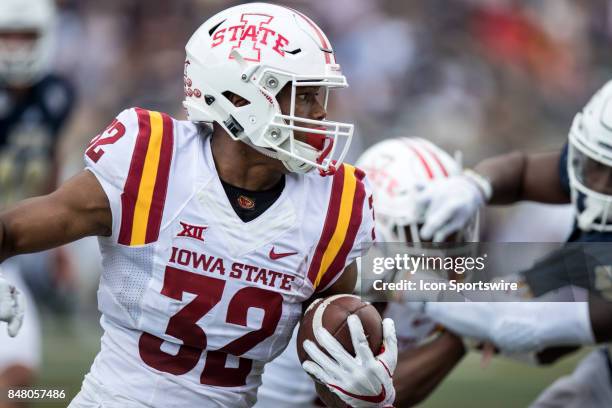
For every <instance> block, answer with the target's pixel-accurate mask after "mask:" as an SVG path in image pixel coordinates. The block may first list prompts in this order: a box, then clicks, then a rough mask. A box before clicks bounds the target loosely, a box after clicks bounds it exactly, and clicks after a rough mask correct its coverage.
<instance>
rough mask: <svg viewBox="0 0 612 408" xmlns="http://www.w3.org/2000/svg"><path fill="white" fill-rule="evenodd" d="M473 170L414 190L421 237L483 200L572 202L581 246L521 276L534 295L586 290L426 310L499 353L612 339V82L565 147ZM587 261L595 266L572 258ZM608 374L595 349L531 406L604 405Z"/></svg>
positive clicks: (604, 356)
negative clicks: (554, 297) (558, 297)
mask: <svg viewBox="0 0 612 408" xmlns="http://www.w3.org/2000/svg"><path fill="white" fill-rule="evenodd" d="M475 170H476V173H470V174H469V175H467V176H466V175H460V176H457V177H453V178H449V179H447V180H442V181H440V182H439V183H435V184H432V185H430V186H429V187H428V188H427V189H425V190H423V191H422V192H421V193H420V197H419V203H420V207H421V209H422V210H423V211H424V212H425V213H426V222H425V225H424V226H423V227H422V228H421V231H420V233H421V236H422V237H424V238H431V237H433V238H434V239H435V240H438V241H439V240H443V239H444V238H445V237H446V236H448V235H449V234H451V233H453V232H454V231H456V230H457V229H459V228H461V227H462V226H463V225H464V224H465V222H466V221H467V220H468V219H470V217H472V216H473V215H474V214H475V212H476V211H478V209H479V208H480V207H482V206H483V205H485V204H486V203H487V202H488V203H490V204H510V203H514V202H517V201H520V200H531V201H540V202H546V203H567V202H570V200H571V202H572V203H573V205H574V209H575V211H576V221H575V226H574V229H573V232H572V234H571V236H570V238H569V240H568V242H569V243H574V245H578V244H579V245H580V246H579V247H578V248H580V251H579V252H576V253H573V252H571V248H576V246H573V247H568V249H567V250H566V252H563V251H561V252H557V253H554V254H552V255H550V256H549V257H548V259H546V260H545V261H544V262H539V263H538V264H536V265H535V266H534V267H533V268H532V269H530V270H527V271H525V272H524V273H523V274H522V277H521V279H522V280H523V281H524V282H525V283H526V284H527V285H528V286H529V288H530V289H531V291H532V292H533V294H534V296H546V295H547V294H548V293H551V292H552V291H558V290H561V289H564V288H574V289H572V291H573V292H574V293H576V292H577V293H579V294H580V293H581V294H582V295H581V297H582V299H579V300H582V301H580V302H575V303H564V302H556V303H554V302H553V303H548V302H543V303H539V302H524V303H510V304H508V303H491V304H484V303H476V302H474V303H470V304H465V305H462V306H463V307H462V308H461V309H460V310H456V309H453V308H452V307H448V305H445V304H435V303H429V304H427V305H426V312H427V314H428V316H430V317H432V318H434V319H436V320H438V321H440V322H441V323H442V324H444V325H445V326H447V327H450V328H452V329H453V330H455V331H457V332H458V333H461V334H463V335H466V336H470V337H474V338H479V339H482V340H486V341H490V342H491V343H493V344H495V345H496V346H497V347H498V348H499V349H500V350H502V351H505V352H532V351H540V350H543V349H546V348H548V347H554V346H580V345H588V344H594V343H610V342H612V302H611V300H612V274H611V273H610V270H611V268H612V255H611V252H610V244H609V243H610V242H612V81H611V82H608V83H607V84H606V85H604V86H603V88H602V89H601V90H599V91H598V92H597V93H596V94H595V95H594V96H593V98H592V99H591V100H590V101H589V102H588V103H587V105H586V106H585V107H584V109H583V111H582V112H579V113H578V114H577V115H576V117H575V118H574V121H573V124H572V127H571V129H570V132H569V142H568V143H567V144H566V145H565V147H564V148H563V149H561V150H559V151H556V152H552V153H545V154H524V153H518V152H515V153H510V154H507V155H503V156H500V157H495V158H491V159H487V160H485V161H483V162H481V163H480V164H478V165H477V166H476V167H475ZM587 257H590V258H591V259H593V260H596V262H584V261H583V262H582V263H580V262H578V263H577V264H576V260H581V259H586V258H587ZM572 265H573V266H572ZM568 268H570V269H571V270H568ZM576 287H578V288H580V289H578V290H576V289H575V288H576ZM579 296H580V295H579ZM611 380H612V364H611V362H610V353H609V351H608V350H607V349H601V350H597V351H594V352H593V353H592V354H590V355H589V356H588V357H587V358H585V360H584V361H583V362H582V363H581V364H580V366H579V368H578V369H577V370H576V372H575V373H574V374H573V375H572V376H571V377H568V378H565V379H563V380H560V381H559V382H558V383H556V384H555V385H553V386H552V387H551V389H549V390H547V391H546V392H545V393H544V394H543V395H542V397H541V398H540V399H539V400H538V401H536V403H534V405H535V406H538V407H539V406H542V407H544V406H564V407H565V406H590V407H606V406H609V404H610V401H612V381H611ZM547 404H548V405H547Z"/></svg>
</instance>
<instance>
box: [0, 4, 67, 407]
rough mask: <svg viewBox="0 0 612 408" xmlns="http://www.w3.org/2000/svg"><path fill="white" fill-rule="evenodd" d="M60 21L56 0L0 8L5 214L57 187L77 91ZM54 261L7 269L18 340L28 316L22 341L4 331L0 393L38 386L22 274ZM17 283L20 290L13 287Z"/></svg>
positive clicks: (26, 260)
mask: <svg viewBox="0 0 612 408" xmlns="http://www.w3.org/2000/svg"><path fill="white" fill-rule="evenodd" d="M54 21H55V8H54V4H53V2H52V1H51V0H3V1H2V2H0V209H2V208H5V207H7V206H8V205H10V204H12V203H15V202H17V201H18V200H22V199H24V198H28V197H31V196H33V195H38V194H45V193H48V192H49V191H51V190H52V189H53V188H54V187H53V186H54V185H55V183H56V173H57V171H56V170H57V160H56V149H57V146H58V139H59V135H60V130H61V128H62V126H63V125H64V123H65V122H66V119H67V117H68V115H69V113H70V111H71V109H72V106H73V99H74V97H73V94H74V92H73V89H72V86H71V85H70V84H69V83H68V82H67V81H66V80H65V79H64V78H62V77H60V76H58V75H56V74H53V73H51V57H52V52H53V40H54V35H53V33H54ZM55 256H57V253H54V254H42V255H35V256H33V257H32V256H29V257H21V258H15V259H13V260H11V261H10V263H9V262H7V264H6V265H3V270H4V276H5V278H6V279H7V281H5V282H3V283H2V284H1V286H2V289H1V290H2V291H3V292H4V293H5V294H7V295H8V296H6V297H5V300H4V301H0V303H3V306H1V307H0V319H2V318H8V319H12V324H10V325H9V333H10V334H11V335H16V333H17V330H18V329H19V326H20V324H21V316H22V308H23V307H25V305H26V303H27V309H28V311H29V312H28V318H27V319H26V320H25V324H24V326H23V328H22V329H21V332H20V333H19V336H18V337H17V338H10V337H9V336H7V335H6V333H5V332H4V330H3V331H2V332H0V388H6V387H13V388H14V387H17V386H26V385H31V384H32V381H33V379H34V374H35V371H36V369H37V368H38V365H39V364H40V354H41V350H40V348H41V346H40V333H39V331H40V328H39V325H38V322H37V320H38V319H37V315H36V309H35V307H34V303H33V302H32V300H31V296H29V292H28V290H27V288H26V287H25V285H24V284H23V280H22V279H21V275H22V273H26V272H27V273H31V272H36V271H33V270H32V269H31V268H28V266H27V265H28V264H31V263H32V262H38V263H39V264H42V265H48V267H49V269H51V268H52V267H53V265H51V264H52V260H54V259H55ZM43 280H44V281H45V282H52V281H53V280H52V279H51V278H50V277H48V278H47V279H40V280H39V282H40V281H43ZM8 281H10V284H9V283H8ZM14 285H17V286H19V288H20V289H19V291H16V290H15V289H11V288H12V287H14ZM19 292H21V293H22V294H23V295H25V296H24V297H20V296H18V293H19ZM20 299H21V300H20ZM12 316H14V317H12ZM3 404H5V402H4V401H0V406H1V407H4V405H3Z"/></svg>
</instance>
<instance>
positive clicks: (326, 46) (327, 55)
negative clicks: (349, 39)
mask: <svg viewBox="0 0 612 408" xmlns="http://www.w3.org/2000/svg"><path fill="white" fill-rule="evenodd" d="M287 8H288V9H289V10H291V11H293V12H294V13H296V14H297V15H299V16H300V17H302V18H303V19H304V20H305V21H306V22H307V23H308V25H310V26H311V27H312V29H313V30H314V31H315V33H317V37H319V41H321V48H323V49H325V50H331V47H330V45H329V43H328V42H327V38H326V37H325V34H323V32H322V31H321V29H320V28H319V27H318V26H317V25H316V24H315V23H314V22H313V21H312V20H311V19H310V18H308V17H307V16H305V15H304V14H302V13H301V12H299V11H297V10H294V9H292V8H289V7H287ZM323 54H325V63H326V64H330V63H331V55H332V54H331V53H329V52H325V51H323ZM335 62H336V61H335V58H334V63H335Z"/></svg>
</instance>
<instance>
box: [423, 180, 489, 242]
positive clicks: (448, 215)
mask: <svg viewBox="0 0 612 408" xmlns="http://www.w3.org/2000/svg"><path fill="white" fill-rule="evenodd" d="M485 201H486V197H485V195H484V193H483V192H482V190H481V189H480V188H479V187H478V185H477V184H476V182H475V181H474V180H473V179H472V178H470V177H468V176H466V175H460V176H454V177H449V178H446V179H441V180H438V181H435V182H433V183H429V184H428V185H426V186H424V188H423V189H422V190H421V191H419V192H418V193H417V195H416V203H417V208H418V210H419V212H420V213H422V214H423V215H424V218H425V223H424V224H423V226H422V227H421V231H420V234H421V238H422V239H424V240H431V239H432V238H433V241H434V242H443V241H444V239H445V238H446V237H448V236H449V235H451V234H452V233H454V232H456V231H459V230H460V229H461V228H463V227H465V225H466V224H467V223H468V222H469V221H470V220H471V219H472V218H473V217H474V216H475V215H476V213H477V212H478V210H479V209H480V207H482V206H483V205H484V204H485Z"/></svg>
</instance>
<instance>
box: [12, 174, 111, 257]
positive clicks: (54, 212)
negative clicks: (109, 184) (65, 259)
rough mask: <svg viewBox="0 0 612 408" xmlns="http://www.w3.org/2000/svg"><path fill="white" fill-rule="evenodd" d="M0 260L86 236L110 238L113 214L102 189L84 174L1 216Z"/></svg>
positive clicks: (92, 177)
mask: <svg viewBox="0 0 612 408" xmlns="http://www.w3.org/2000/svg"><path fill="white" fill-rule="evenodd" d="M0 220H2V221H1V223H2V231H3V232H2V237H3V238H2V243H1V253H0V260H4V259H6V258H9V257H11V256H14V255H19V254H25V253H31V252H38V251H43V250H46V249H51V248H55V247H58V246H61V245H64V244H67V243H70V242H73V241H76V240H78V239H81V238H83V237H86V236H92V235H106V236H108V235H110V233H111V227H112V215H111V211H110V207H109V203H108V200H107V198H106V195H105V194H104V192H103V190H102V187H100V185H99V184H98V182H97V181H96V179H95V177H94V176H93V175H92V174H91V173H89V172H88V171H83V172H81V173H80V174H79V175H77V176H75V177H73V178H72V179H70V180H68V181H67V182H66V183H64V184H63V185H62V186H61V187H60V188H59V189H58V190H56V191H55V192H53V193H51V194H48V195H46V196H41V197H34V198H30V199H28V200H24V201H22V202H20V203H18V204H17V205H15V206H14V207H12V208H10V209H8V210H6V211H4V212H2V213H0Z"/></svg>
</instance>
